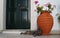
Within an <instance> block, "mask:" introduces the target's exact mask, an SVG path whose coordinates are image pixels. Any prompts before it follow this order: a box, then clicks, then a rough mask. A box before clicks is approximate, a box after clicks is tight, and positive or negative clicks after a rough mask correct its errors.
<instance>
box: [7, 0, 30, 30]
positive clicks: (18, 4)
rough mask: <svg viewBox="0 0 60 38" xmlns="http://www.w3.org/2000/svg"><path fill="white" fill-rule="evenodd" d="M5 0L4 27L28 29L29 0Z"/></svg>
mask: <svg viewBox="0 0 60 38" xmlns="http://www.w3.org/2000/svg"><path fill="white" fill-rule="evenodd" d="M6 1H7V3H6V29H30V20H29V18H30V17H29V14H30V13H29V10H28V8H29V6H28V5H29V0H6Z"/></svg>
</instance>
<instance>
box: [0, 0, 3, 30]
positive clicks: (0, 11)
mask: <svg viewBox="0 0 60 38" xmlns="http://www.w3.org/2000/svg"><path fill="white" fill-rule="evenodd" d="M2 29H3V0H0V30H2Z"/></svg>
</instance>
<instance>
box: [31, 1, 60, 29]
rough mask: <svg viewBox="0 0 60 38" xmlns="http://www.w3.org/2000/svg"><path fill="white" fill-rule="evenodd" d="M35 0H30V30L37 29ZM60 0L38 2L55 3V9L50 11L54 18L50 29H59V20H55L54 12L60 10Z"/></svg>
mask: <svg viewBox="0 0 60 38" xmlns="http://www.w3.org/2000/svg"><path fill="white" fill-rule="evenodd" d="M34 1H35V0H31V27H32V28H31V30H36V29H37V23H36V21H37V16H38V14H37V13H36V12H35V11H34V10H35V9H36V7H35V4H34ZM59 1H60V0H39V3H40V4H41V5H43V4H44V3H48V2H51V3H52V4H53V5H56V8H55V10H54V11H53V12H52V16H53V19H54V25H53V28H52V30H60V25H59V22H58V20H57V16H56V14H57V13H59V12H60V2H59Z"/></svg>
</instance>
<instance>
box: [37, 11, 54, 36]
mask: <svg viewBox="0 0 60 38" xmlns="http://www.w3.org/2000/svg"><path fill="white" fill-rule="evenodd" d="M37 25H38V28H39V29H41V30H42V35H47V34H49V32H50V31H51V29H52V26H53V17H52V15H50V13H49V12H48V11H43V12H41V14H40V15H39V16H38V18H37Z"/></svg>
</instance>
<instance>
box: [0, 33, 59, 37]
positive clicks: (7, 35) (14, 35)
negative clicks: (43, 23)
mask: <svg viewBox="0 0 60 38" xmlns="http://www.w3.org/2000/svg"><path fill="white" fill-rule="evenodd" d="M0 38H60V35H46V36H36V37H34V36H32V35H20V34H13V33H12V34H8V33H4V34H2V33H0Z"/></svg>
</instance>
